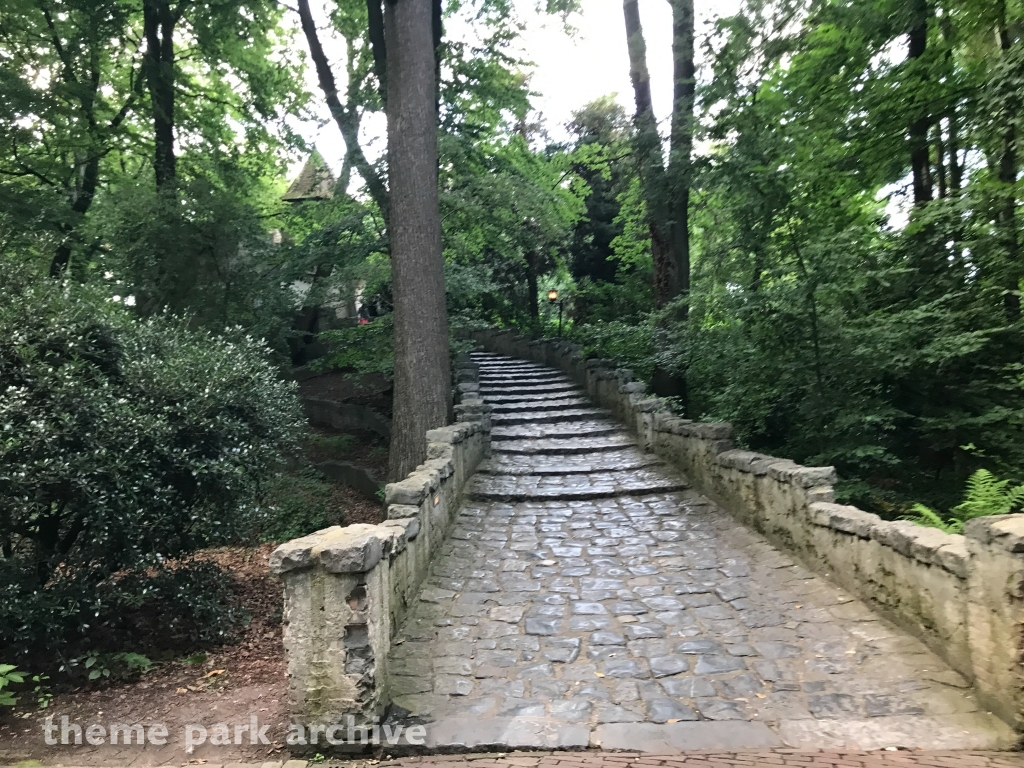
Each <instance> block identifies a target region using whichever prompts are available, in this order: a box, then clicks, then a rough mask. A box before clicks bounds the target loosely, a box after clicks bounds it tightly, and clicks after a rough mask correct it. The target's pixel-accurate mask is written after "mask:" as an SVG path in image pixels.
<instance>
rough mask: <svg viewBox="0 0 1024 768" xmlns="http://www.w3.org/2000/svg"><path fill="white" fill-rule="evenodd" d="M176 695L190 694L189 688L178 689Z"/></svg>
mask: <svg viewBox="0 0 1024 768" xmlns="http://www.w3.org/2000/svg"><path fill="white" fill-rule="evenodd" d="M174 692H175V693H188V688H178V689H177V690H175V691H174Z"/></svg>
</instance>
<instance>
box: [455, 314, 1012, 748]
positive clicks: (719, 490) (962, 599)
mask: <svg viewBox="0 0 1024 768" xmlns="http://www.w3.org/2000/svg"><path fill="white" fill-rule="evenodd" d="M470 336H471V338H473V339H474V340H475V341H476V342H477V343H478V344H480V345H481V346H483V347H484V348H485V349H487V350H489V351H491V352H496V353H499V354H504V355H508V356H510V357H519V358H524V359H527V360H532V361H534V362H538V363H543V364H545V365H549V366H551V367H553V368H557V369H560V370H562V371H563V372H565V373H566V374H567V375H568V376H569V377H570V378H572V379H573V380H575V381H576V382H577V383H578V384H579V385H580V386H581V387H583V388H585V389H586V391H587V393H588V394H589V396H590V397H591V398H592V399H593V400H594V401H595V402H596V403H597V404H598V405H600V406H602V407H604V408H607V409H609V410H610V411H612V412H613V413H614V414H615V416H616V417H617V418H618V419H619V420H620V421H622V422H624V423H625V424H626V426H627V427H628V428H629V429H630V430H631V431H632V432H634V433H635V434H636V435H637V437H638V439H639V441H640V443H641V445H642V447H643V448H644V449H645V450H650V451H654V452H656V453H657V454H659V455H660V456H661V457H662V458H664V459H666V460H668V461H669V462H671V463H673V464H674V465H675V466H677V467H678V468H680V469H681V470H682V471H683V472H684V473H685V474H686V475H687V477H688V478H689V480H690V482H691V483H693V485H694V487H695V488H696V489H697V490H698V491H699V492H700V493H702V494H704V495H705V496H707V497H709V498H711V499H712V500H714V501H715V502H716V503H718V504H719V505H720V506H722V507H723V508H725V509H726V510H728V511H729V512H730V513H731V514H733V515H734V516H735V517H737V518H738V519H739V520H740V521H741V522H743V523H744V524H746V525H748V526H750V527H751V528H754V529H755V530H757V531H759V532H761V533H762V534H764V535H765V536H766V537H767V538H768V539H769V540H770V541H771V542H772V543H773V544H775V545H776V546H778V547H780V548H783V549H785V550H788V551H790V552H792V553H794V554H796V555H797V556H799V557H800V558H801V559H802V560H803V561H804V562H805V563H806V564H807V565H808V566H809V567H810V568H812V569H813V570H816V571H818V572H821V573H824V574H826V575H827V576H829V578H831V579H832V580H833V581H835V582H836V583H838V584H839V585H840V586H842V587H844V588H845V589H848V590H849V591H850V592H853V593H854V594H856V595H857V596H858V597H860V598H862V599H863V600H865V601H866V602H868V603H869V604H870V605H872V606H873V607H874V608H875V609H877V610H878V611H879V612H880V613H882V614H883V615H885V616H886V617H887V618H889V619H890V620H892V621H893V622H895V623H896V624H898V625H900V626H901V627H903V628H905V629H907V630H908V631H910V632H912V633H913V634H915V635H917V636H918V637H920V638H921V639H922V640H923V641H924V642H925V643H927V644H928V645H929V646H930V647H931V648H932V649H933V650H934V651H935V652H936V653H938V654H939V655H940V656H941V657H943V658H944V659H945V660H946V661H947V662H948V663H949V664H950V666H952V667H953V668H954V669H955V670H957V671H958V672H960V673H961V674H962V675H964V677H966V678H967V679H968V680H970V681H972V682H973V684H974V685H975V688H976V690H977V693H978V697H979V700H980V701H981V702H982V704H984V706H986V707H987V708H989V709H990V710H991V711H992V712H994V713H995V714H996V715H998V716H999V717H1000V718H1002V719H1003V720H1005V721H1006V722H1007V723H1009V724H1010V725H1011V726H1013V727H1015V728H1016V729H1017V730H1024V660H1022V659H1024V515H1003V516H993V517H987V518H979V519H976V520H972V521H970V522H969V523H968V524H967V526H966V530H965V533H964V535H962V536H961V535H953V534H947V533H944V532H942V531H939V530H937V529H934V528H924V527H921V526H918V525H916V524H914V523H911V522H908V521H886V520H882V519H881V518H880V517H878V515H874V514H871V513H868V512H864V511H863V510H860V509H857V508H856V507H850V506H843V505H840V504H836V503H834V502H835V494H834V489H833V485H834V483H835V481H836V474H835V469H834V468H833V467H804V466H801V465H799V464H796V463H795V462H793V461H791V460H789V459H780V458H776V457H773V456H766V455H764V454H760V453H754V452H751V451H744V450H739V449H736V448H735V446H734V445H733V442H732V437H733V428H732V425H730V424H725V423H702V422H694V421H690V420H687V419H683V418H680V417H678V416H675V415H674V414H672V413H671V412H669V410H668V408H667V406H666V404H665V402H664V401H662V400H660V399H658V398H653V397H650V396H648V395H647V394H646V393H645V392H646V387H645V385H644V384H643V383H642V382H637V381H634V380H633V374H632V372H631V371H629V370H626V369H619V368H615V367H614V363H613V361H610V360H597V359H589V360H588V359H586V358H585V357H584V355H583V352H582V347H580V346H579V345H575V344H570V343H568V342H566V341H564V340H555V339H546V340H541V341H531V340H529V339H527V338H524V337H522V336H519V335H518V334H516V333H514V332H512V331H496V330H488V331H478V332H475V333H472V334H470Z"/></svg>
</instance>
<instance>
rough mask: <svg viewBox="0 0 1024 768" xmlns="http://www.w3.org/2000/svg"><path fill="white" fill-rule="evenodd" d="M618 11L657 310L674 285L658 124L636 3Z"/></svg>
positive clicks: (627, 3)
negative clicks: (626, 54) (623, 30)
mask: <svg viewBox="0 0 1024 768" xmlns="http://www.w3.org/2000/svg"><path fill="white" fill-rule="evenodd" d="M622 12H623V15H624V16H625V19H626V46H627V49H628V51H629V78H630V80H631V81H632V83H633V100H634V102H635V104H636V114H635V116H634V125H635V127H636V151H637V158H638V165H639V171H640V182H641V185H642V187H643V193H644V202H645V203H646V207H647V226H648V230H649V231H650V235H651V260H652V262H653V265H654V286H653V287H654V304H655V306H656V307H658V308H659V309H660V308H661V307H663V306H665V305H666V304H667V303H668V302H669V301H671V299H672V292H671V287H672V285H673V284H674V283H675V282H676V280H675V278H674V276H673V274H672V270H673V262H672V254H671V250H670V245H669V238H668V234H667V230H668V213H667V210H666V206H665V193H666V190H665V189H664V160H663V158H662V149H661V136H660V135H659V134H658V121H657V119H656V118H655V116H654V107H653V105H652V100H651V77H650V73H649V72H648V70H647V43H646V42H645V41H644V30H643V25H642V24H641V23H640V9H639V7H638V5H637V0H624V2H623V4H622Z"/></svg>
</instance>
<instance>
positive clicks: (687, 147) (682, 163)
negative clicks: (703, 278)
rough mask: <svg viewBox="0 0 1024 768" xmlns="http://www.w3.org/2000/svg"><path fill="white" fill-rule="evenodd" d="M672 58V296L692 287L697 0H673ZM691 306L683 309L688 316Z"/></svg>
mask: <svg viewBox="0 0 1024 768" xmlns="http://www.w3.org/2000/svg"><path fill="white" fill-rule="evenodd" d="M672 59H673V74H674V79H675V86H674V89H673V99H672V147H671V150H670V152H669V177H670V180H671V183H670V189H671V198H670V199H671V203H670V205H671V212H670V215H671V217H672V218H671V221H672V227H671V238H672V267H673V277H674V280H675V282H674V283H672V284H671V286H670V287H671V296H672V298H676V297H678V296H685V295H686V294H688V293H689V291H690V184H691V181H692V176H693V173H692V168H691V158H692V155H693V119H694V118H693V109H694V100H695V95H696V84H697V80H696V72H695V70H694V64H693V0H672ZM687 311H688V310H687V308H686V306H685V305H684V306H683V307H682V309H681V312H682V319H683V320H685V319H686V315H687Z"/></svg>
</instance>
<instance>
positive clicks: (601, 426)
mask: <svg viewBox="0 0 1024 768" xmlns="http://www.w3.org/2000/svg"><path fill="white" fill-rule="evenodd" d="M474 360H475V362H476V363H477V364H478V365H479V367H480V395H481V397H482V398H483V399H484V401H485V402H487V403H489V404H491V405H492V407H493V410H492V413H491V422H492V428H491V448H492V458H491V459H489V460H488V461H485V462H484V463H483V464H482V465H481V466H480V468H479V470H478V474H477V476H476V477H475V478H474V479H473V480H472V481H471V483H470V486H469V495H470V498H471V499H473V500H474V501H504V502H524V501H578V500H592V499H601V498H610V497H618V496H645V495H648V494H653V493H672V492H675V491H681V490H685V489H686V488H687V483H686V481H685V479H684V478H682V477H681V476H680V475H679V473H678V472H677V471H675V470H674V469H672V468H671V467H669V466H668V465H667V464H665V463H664V462H662V461H660V460H659V459H657V458H656V457H653V456H651V455H649V454H644V453H643V452H642V451H641V450H639V448H638V447H637V446H636V442H635V441H634V440H633V438H632V437H631V436H630V435H629V434H628V433H627V432H626V431H625V430H624V429H623V428H622V427H621V426H619V425H618V424H617V423H616V422H615V421H614V420H613V419H612V416H611V414H610V413H608V412H607V411H605V410H603V409H601V408H594V407H592V406H591V405H590V403H589V401H588V400H587V398H586V396H585V395H584V393H583V392H582V391H581V390H580V389H579V387H577V386H576V385H575V384H573V383H572V382H571V381H570V380H569V379H568V378H567V377H566V376H564V375H562V374H561V373H558V372H556V371H552V370H551V369H550V368H545V367H543V366H540V365H536V364H533V363H524V362H521V361H515V360H509V359H507V358H499V357H496V356H493V355H486V354H477V355H475V356H474Z"/></svg>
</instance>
